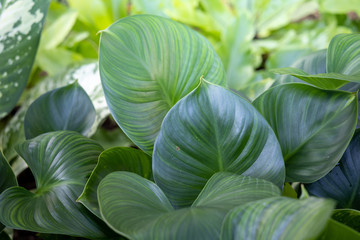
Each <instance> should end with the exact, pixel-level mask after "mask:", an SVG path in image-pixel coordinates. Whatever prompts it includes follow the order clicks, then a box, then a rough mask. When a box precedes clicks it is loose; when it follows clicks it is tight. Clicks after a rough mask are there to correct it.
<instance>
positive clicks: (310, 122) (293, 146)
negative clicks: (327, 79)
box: [254, 83, 357, 182]
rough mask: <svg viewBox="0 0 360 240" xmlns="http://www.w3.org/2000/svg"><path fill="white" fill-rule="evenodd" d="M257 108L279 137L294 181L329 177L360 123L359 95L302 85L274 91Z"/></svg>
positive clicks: (256, 104)
mask: <svg viewBox="0 0 360 240" xmlns="http://www.w3.org/2000/svg"><path fill="white" fill-rule="evenodd" d="M329 103H331V104H329ZM254 105H255V107H256V108H257V109H258V110H259V111H260V113H261V114H262V115H263V116H264V117H265V118H266V119H267V121H268V122H269V123H270V125H271V126H272V128H273V129H274V132H275V134H276V135H277V137H278V140H279V142H280V145H281V149H282V152H283V156H284V160H285V165H286V179H287V181H290V182H314V181H316V180H318V179H319V178H321V177H323V176H324V175H326V174H327V173H328V172H329V171H330V170H331V169H332V168H333V167H334V166H335V165H336V163H337V162H338V161H339V159H340V158H341V156H342V154H343V153H344V151H345V149H346V147H347V145H348V143H349V142H350V139H351V137H352V134H353V132H354V130H355V125H356V120H357V96H356V94H354V93H347V92H342V91H326V90H321V89H318V88H315V87H312V86H309V85H305V84H301V83H289V84H284V85H280V86H276V87H274V88H271V89H269V90H268V91H266V92H265V93H264V94H262V95H261V96H260V97H258V98H257V99H256V100H255V101H254Z"/></svg>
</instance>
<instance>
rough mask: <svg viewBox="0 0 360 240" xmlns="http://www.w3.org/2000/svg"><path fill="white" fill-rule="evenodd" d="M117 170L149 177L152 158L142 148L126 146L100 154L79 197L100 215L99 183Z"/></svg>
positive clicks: (92, 210)
mask: <svg viewBox="0 0 360 240" xmlns="http://www.w3.org/2000/svg"><path fill="white" fill-rule="evenodd" d="M115 171H128V172H133V173H137V174H139V175H140V176H142V177H145V178H147V179H149V178H150V177H151V158H150V157H149V155H147V154H145V153H144V152H143V151H141V150H137V149H134V148H125V147H114V148H110V149H107V150H105V151H104V152H102V153H101V154H100V156H99V162H98V164H97V165H96V168H95V169H94V171H93V172H92V174H91V176H90V178H89V180H88V182H87V183H86V185H85V188H84V191H83V193H82V194H81V196H80V197H79V199H78V201H79V202H81V203H82V204H84V205H85V206H86V207H87V208H88V209H89V210H90V211H91V212H93V213H94V214H95V215H97V216H98V217H101V216H100V212H99V203H98V198H97V188H98V185H99V183H100V181H101V180H102V179H103V178H104V177H105V176H106V175H108V174H109V173H112V172H115Z"/></svg>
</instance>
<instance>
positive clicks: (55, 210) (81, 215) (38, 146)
mask: <svg viewBox="0 0 360 240" xmlns="http://www.w3.org/2000/svg"><path fill="white" fill-rule="evenodd" d="M17 151H18V152H19V154H20V155H21V157H22V158H24V159H25V160H26V162H27V164H28V165H29V167H30V169H31V171H32V173H33V175H34V178H35V181H36V186H37V189H36V190H35V191H34V192H31V191H28V190H26V189H24V188H21V187H12V188H9V189H7V190H6V191H4V192H3V193H2V194H1V195H0V221H1V222H2V223H3V224H4V225H6V226H7V227H10V228H14V229H23V230H29V231H34V232H42V233H54V234H66V235H72V236H81V237H87V238H101V237H105V236H106V235H107V234H110V233H111V231H109V229H108V228H106V227H105V226H103V224H102V223H101V222H100V221H99V220H98V218H97V217H95V216H94V215H92V214H91V213H90V212H89V211H87V209H86V208H85V207H84V206H82V205H81V204H80V203H76V202H75V201H76V199H77V197H78V196H79V195H80V193H81V191H82V189H83V186H84V185H85V183H86V180H87V177H88V176H89V175H90V173H91V170H92V169H93V168H94V167H95V164H96V162H97V157H98V155H99V154H100V153H101V151H102V147H101V146H100V145H98V144H97V143H96V142H94V141H92V140H90V139H87V138H85V137H83V136H82V135H80V134H78V133H75V132H69V131H63V132H52V133H48V134H42V135H40V136H38V137H36V138H34V139H31V140H28V141H26V142H24V143H22V144H21V145H19V146H18V148H17Z"/></svg>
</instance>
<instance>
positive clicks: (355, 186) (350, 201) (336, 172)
mask: <svg viewBox="0 0 360 240" xmlns="http://www.w3.org/2000/svg"><path fill="white" fill-rule="evenodd" d="M306 189H307V190H308V191H309V193H310V194H311V195H315V196H319V197H325V198H332V199H335V200H336V201H337V203H338V205H337V206H338V207H340V208H354V209H358V210H360V130H356V132H355V134H354V137H353V139H352V140H351V142H350V144H349V146H348V147H347V149H346V151H345V153H344V155H343V156H342V158H341V160H340V162H339V163H338V164H337V165H336V166H335V167H334V168H333V169H332V170H331V172H329V173H328V174H327V175H326V176H325V177H323V178H321V179H320V180H318V181H316V182H314V183H311V184H308V185H306Z"/></svg>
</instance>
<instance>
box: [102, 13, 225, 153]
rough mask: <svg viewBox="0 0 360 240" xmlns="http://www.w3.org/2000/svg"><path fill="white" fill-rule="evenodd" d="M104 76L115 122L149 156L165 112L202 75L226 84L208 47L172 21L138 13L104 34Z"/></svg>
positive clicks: (220, 67) (214, 54) (215, 56)
mask: <svg viewBox="0 0 360 240" xmlns="http://www.w3.org/2000/svg"><path fill="white" fill-rule="evenodd" d="M99 64H100V76H101V80H102V84H103V88H104V93H105V97H106V99H107V103H108V105H109V108H110V111H111V113H112V115H113V116H114V118H115V120H116V122H117V123H118V124H119V126H120V127H121V128H122V129H123V131H124V132H125V133H126V134H127V135H128V136H129V138H130V139H131V140H132V141H133V142H134V143H135V144H136V145H137V146H139V147H140V148H141V149H142V150H144V151H145V152H146V153H148V154H150V155H151V153H152V150H153V145H154V142H155V138H156V136H157V135H158V133H159V130H160V125H161V122H162V120H163V119H164V117H165V114H166V113H167V112H168V111H169V110H170V108H171V107H172V106H173V105H174V104H175V103H176V102H177V101H179V100H180V99H181V98H182V97H184V96H185V95H187V94H188V93H189V92H190V91H191V90H193V89H194V88H195V87H196V86H197V85H198V84H199V81H200V77H201V76H202V75H203V76H204V77H205V78H206V79H207V80H208V81H211V82H214V83H218V84H222V85H225V78H224V70H223V67H222V63H221V61H220V59H219V57H218V56H217V55H216V53H215V51H214V50H213V48H212V47H211V45H210V43H209V42H208V41H207V40H206V39H205V38H204V37H202V36H201V35H199V34H198V33H196V32H195V31H193V30H191V29H190V28H188V27H186V26H184V25H182V24H179V23H176V22H174V21H171V20H169V19H165V18H161V17H156V16H150V15H138V16H132V17H128V18H124V19H122V20H119V21H117V22H116V23H114V24H112V25H111V26H110V27H109V28H107V29H105V30H104V31H102V33H101V41H100V56H99Z"/></svg>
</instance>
